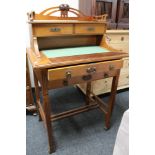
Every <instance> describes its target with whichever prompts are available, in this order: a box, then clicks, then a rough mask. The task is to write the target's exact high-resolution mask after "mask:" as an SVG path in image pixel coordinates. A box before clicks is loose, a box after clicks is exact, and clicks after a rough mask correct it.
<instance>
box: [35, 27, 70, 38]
mask: <svg viewBox="0 0 155 155" xmlns="http://www.w3.org/2000/svg"><path fill="white" fill-rule="evenodd" d="M72 33H73V25H72V24H36V25H34V26H33V35H34V36H38V37H42V36H54V35H65V34H72Z"/></svg>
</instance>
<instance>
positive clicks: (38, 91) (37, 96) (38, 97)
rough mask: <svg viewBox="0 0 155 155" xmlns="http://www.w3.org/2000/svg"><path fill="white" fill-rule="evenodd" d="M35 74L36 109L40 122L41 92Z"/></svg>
mask: <svg viewBox="0 0 155 155" xmlns="http://www.w3.org/2000/svg"><path fill="white" fill-rule="evenodd" d="M33 74H34V84H35V95H36V108H37V112H38V116H39V121H42V118H41V115H40V111H39V105H38V102H40V90H39V85H38V80H37V77H36V75H35V72H33Z"/></svg>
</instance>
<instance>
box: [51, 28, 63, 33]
mask: <svg viewBox="0 0 155 155" xmlns="http://www.w3.org/2000/svg"><path fill="white" fill-rule="evenodd" d="M50 31H51V32H60V31H61V28H59V27H52V28H50Z"/></svg>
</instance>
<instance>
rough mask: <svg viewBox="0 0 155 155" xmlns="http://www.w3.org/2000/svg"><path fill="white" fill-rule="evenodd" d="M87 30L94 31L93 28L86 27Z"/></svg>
mask: <svg viewBox="0 0 155 155" xmlns="http://www.w3.org/2000/svg"><path fill="white" fill-rule="evenodd" d="M87 30H88V31H94V30H95V28H94V27H88V28H87Z"/></svg>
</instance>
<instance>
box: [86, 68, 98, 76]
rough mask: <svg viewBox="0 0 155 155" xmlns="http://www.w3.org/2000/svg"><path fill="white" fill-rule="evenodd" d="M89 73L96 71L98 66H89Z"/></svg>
mask: <svg viewBox="0 0 155 155" xmlns="http://www.w3.org/2000/svg"><path fill="white" fill-rule="evenodd" d="M86 71H87V73H89V74H90V73H95V72H96V67H89V68H87V70H86Z"/></svg>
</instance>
